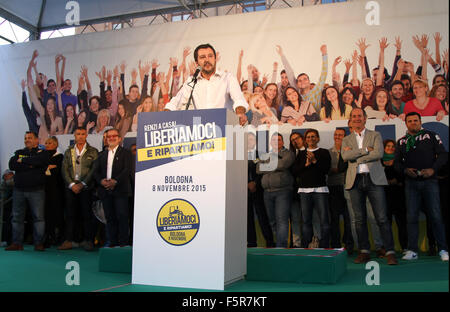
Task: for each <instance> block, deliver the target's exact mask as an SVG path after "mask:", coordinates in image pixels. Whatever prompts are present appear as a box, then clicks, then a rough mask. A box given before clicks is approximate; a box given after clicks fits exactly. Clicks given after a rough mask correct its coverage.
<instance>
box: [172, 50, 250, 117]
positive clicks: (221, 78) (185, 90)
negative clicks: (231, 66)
mask: <svg viewBox="0 0 450 312" xmlns="http://www.w3.org/2000/svg"><path fill="white" fill-rule="evenodd" d="M194 60H195V63H196V64H197V66H199V67H200V68H201V71H200V74H198V78H197V79H198V81H197V84H196V85H195V89H194V92H193V95H192V101H191V103H190V106H189V109H209V108H227V109H230V110H234V111H236V113H238V112H241V111H244V112H245V111H246V110H247V107H248V104H247V102H246V101H245V98H244V95H243V94H242V92H241V88H240V87H239V83H238V81H237V79H236V77H233V76H232V75H231V73H226V72H222V71H218V70H216V51H215V50H214V48H213V47H212V46H211V45H210V44H202V45H199V46H198V47H197V48H196V49H195V51H194ZM194 76H195V74H194ZM194 79H195V77H192V78H191V79H188V80H187V81H186V82H185V83H184V85H183V87H182V88H181V89H180V91H179V92H178V93H177V95H176V96H175V97H173V98H172V100H171V101H170V102H169V103H167V105H166V107H165V108H166V110H184V109H186V105H187V103H188V101H189V97H190V95H191V91H192V87H193V85H194V82H193V80H194Z"/></svg>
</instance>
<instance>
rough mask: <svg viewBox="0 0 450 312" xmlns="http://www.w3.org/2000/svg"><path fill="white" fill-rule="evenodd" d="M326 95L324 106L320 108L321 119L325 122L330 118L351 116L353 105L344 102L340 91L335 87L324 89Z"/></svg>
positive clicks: (341, 118)
mask: <svg viewBox="0 0 450 312" xmlns="http://www.w3.org/2000/svg"><path fill="white" fill-rule="evenodd" d="M324 91H325V97H324V101H323V102H322V103H323V107H322V108H321V109H320V119H321V120H323V121H325V122H327V123H328V122H330V120H345V119H349V118H350V112H351V111H352V107H351V106H350V105H346V104H344V102H342V100H341V98H340V97H339V91H338V89H337V88H335V87H332V86H331V87H328V88H326V89H324Z"/></svg>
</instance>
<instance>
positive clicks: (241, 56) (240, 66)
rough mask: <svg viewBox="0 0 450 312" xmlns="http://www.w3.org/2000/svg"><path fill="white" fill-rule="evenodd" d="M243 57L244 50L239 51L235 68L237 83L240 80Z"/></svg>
mask: <svg viewBox="0 0 450 312" xmlns="http://www.w3.org/2000/svg"><path fill="white" fill-rule="evenodd" d="M243 57H244V50H241V51H239V57H238V65H237V70H236V78H237V81H238V82H239V83H241V82H242V58H243Z"/></svg>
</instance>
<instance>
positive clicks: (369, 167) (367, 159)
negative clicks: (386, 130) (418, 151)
mask: <svg viewBox="0 0 450 312" xmlns="http://www.w3.org/2000/svg"><path fill="white" fill-rule="evenodd" d="M366 120H367V115H366V111H365V110H363V109H361V108H358V107H357V108H354V109H353V110H352V112H351V114H350V121H351V125H352V128H353V132H352V133H351V134H350V135H348V136H346V137H345V138H344V139H343V140H342V147H341V155H342V159H343V160H344V161H348V168H347V175H346V182H345V188H346V189H347V190H349V192H350V198H351V202H352V207H353V210H354V213H355V222H356V232H357V236H358V248H359V250H360V251H359V254H358V257H356V259H355V260H354V262H355V263H366V262H369V261H370V243H369V235H368V229H367V211H366V207H365V203H366V198H367V197H368V198H369V201H370V204H371V205H372V208H373V213H374V215H375V219H376V220H377V224H378V226H379V227H380V233H381V238H382V240H383V244H384V246H385V248H386V259H387V264H389V265H396V264H398V262H397V259H396V258H395V250H394V239H393V236H392V229H391V224H390V223H389V222H388V218H387V215H386V197H385V194H384V185H387V180H386V175H385V173H384V169H383V167H382V165H381V162H380V159H381V158H382V157H383V141H382V139H381V134H380V133H379V132H377V131H371V130H369V129H366Z"/></svg>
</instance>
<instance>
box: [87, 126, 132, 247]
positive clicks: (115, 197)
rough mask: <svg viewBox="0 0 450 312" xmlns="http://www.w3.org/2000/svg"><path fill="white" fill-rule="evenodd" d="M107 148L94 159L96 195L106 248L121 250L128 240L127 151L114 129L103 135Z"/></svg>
mask: <svg viewBox="0 0 450 312" xmlns="http://www.w3.org/2000/svg"><path fill="white" fill-rule="evenodd" d="M106 139H107V143H108V148H107V149H105V150H104V151H103V152H101V153H100V155H99V157H98V159H97V167H96V171H95V174H94V176H95V180H96V181H97V183H98V184H99V187H98V196H99V197H100V199H101V200H102V203H103V209H104V211H105V217H106V227H107V231H108V234H109V241H110V246H109V247H115V246H117V245H119V246H120V247H124V246H126V245H128V241H129V226H128V217H129V211H128V196H129V194H130V193H131V183H130V162H131V161H130V158H131V155H130V151H128V150H127V149H124V148H123V147H121V146H120V145H119V144H120V143H121V142H122V138H121V137H120V133H119V131H118V130H117V129H110V130H108V132H107V133H106Z"/></svg>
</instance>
